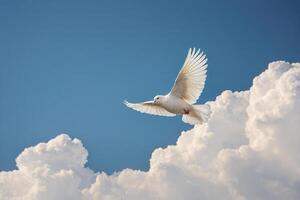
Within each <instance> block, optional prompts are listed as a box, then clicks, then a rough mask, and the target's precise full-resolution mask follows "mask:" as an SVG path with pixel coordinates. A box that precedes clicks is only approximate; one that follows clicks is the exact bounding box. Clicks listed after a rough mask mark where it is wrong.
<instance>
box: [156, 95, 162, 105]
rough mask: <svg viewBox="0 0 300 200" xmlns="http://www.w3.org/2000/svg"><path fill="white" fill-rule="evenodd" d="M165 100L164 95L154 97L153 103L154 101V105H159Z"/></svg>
mask: <svg viewBox="0 0 300 200" xmlns="http://www.w3.org/2000/svg"><path fill="white" fill-rule="evenodd" d="M163 98H164V96H162V95H157V96H155V97H154V99H153V101H154V103H157V104H159V103H161V102H162V100H163Z"/></svg>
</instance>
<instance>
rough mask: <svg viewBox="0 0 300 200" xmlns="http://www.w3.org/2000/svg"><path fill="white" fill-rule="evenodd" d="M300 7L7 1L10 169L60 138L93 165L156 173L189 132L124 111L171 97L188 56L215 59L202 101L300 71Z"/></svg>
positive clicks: (1, 78) (2, 83) (2, 26)
mask: <svg viewBox="0 0 300 200" xmlns="http://www.w3.org/2000/svg"><path fill="white" fill-rule="evenodd" d="M299 8H300V3H299V1H298V2H297V1H272V3H270V2H269V1H268V2H266V1H264V2H263V1H258V0H257V1H222V2H221V1H181V2H176V3H175V2H174V1H147V2H146V1H143V2H142V1H51V2H50V1H33V0H31V1H18V2H17V1H7V0H3V1H1V2H0V30H1V31H0V95H1V98H0V137H1V140H0V170H9V169H14V168H15V161H14V159H15V158H16V156H17V155H18V154H19V153H20V152H21V151H22V150H23V149H24V148H25V147H28V146H31V145H35V144H36V143H38V142H41V141H46V140H48V139H50V138H53V137H55V136H56V135H58V134H60V133H68V134H69V135H71V136H72V137H78V138H80V139H81V140H82V141H83V143H84V145H85V147H86V148H87V149H88V151H89V161H88V164H87V165H88V166H89V167H91V168H92V169H94V170H96V171H99V170H104V171H106V172H108V173H111V172H113V171H116V170H121V169H123V168H127V167H128V168H133V169H143V170H145V169H147V168H148V165H149V158H150V156H151V152H152V151H153V150H154V149H155V148H157V147H165V146H166V145H169V144H174V143H175V142H176V139H177V138H178V136H179V134H180V132H181V131H182V130H187V129H189V128H190V126H189V125H186V124H184V123H183V122H182V121H181V118H180V117H176V118H173V119H172V118H163V117H155V116H150V115H144V114H140V113H137V112H135V111H132V110H130V109H128V108H126V107H125V106H124V105H123V104H122V101H123V100H124V99H127V100H130V101H133V102H135V101H144V100H148V99H152V98H153V97H154V96H155V95H156V94H164V93H167V92H168V91H169V89H170V88H171V87H172V85H173V81H174V79H175V77H176V75H177V73H178V71H179V70H180V68H181V65H182V63H183V61H184V58H185V56H186V53H187V50H188V48H189V47H199V48H201V49H202V50H204V51H205V53H206V54H207V57H208V78H207V82H206V87H205V89H204V92H203V94H202V96H201V98H200V101H199V103H204V102H206V101H208V100H214V99H215V97H216V96H217V95H219V94H220V93H221V92H222V91H223V90H226V89H230V90H234V91H235V90H245V89H248V88H249V87H250V86H251V82H252V79H253V77H254V76H255V75H258V74H259V73H260V72H261V71H263V70H264V69H265V67H266V65H267V64H268V63H269V62H271V61H274V60H287V61H289V62H296V61H299V52H300V45H299V44H300V37H299V35H300V20H299V19H300V10H299Z"/></svg>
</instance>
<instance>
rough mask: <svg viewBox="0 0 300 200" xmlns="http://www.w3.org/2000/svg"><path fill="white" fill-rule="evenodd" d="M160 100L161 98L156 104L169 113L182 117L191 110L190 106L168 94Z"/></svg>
mask: <svg viewBox="0 0 300 200" xmlns="http://www.w3.org/2000/svg"><path fill="white" fill-rule="evenodd" d="M160 98H162V101H160V102H158V104H159V105H160V106H161V107H163V108H164V109H166V110H167V111H168V112H170V113H174V114H182V115H183V114H187V113H188V112H189V111H190V110H191V109H192V106H191V105H190V104H188V103H187V102H185V101H184V100H182V99H180V98H178V97H174V96H172V95H170V94H167V95H165V96H161V97H160Z"/></svg>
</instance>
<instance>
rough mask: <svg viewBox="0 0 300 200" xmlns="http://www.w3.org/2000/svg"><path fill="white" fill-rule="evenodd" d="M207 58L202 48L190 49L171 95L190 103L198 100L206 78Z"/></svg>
mask: <svg viewBox="0 0 300 200" xmlns="http://www.w3.org/2000/svg"><path fill="white" fill-rule="evenodd" d="M206 62H207V59H206V58H205V55H204V54H203V52H200V49H199V50H198V51H197V52H196V49H195V48H194V49H189V52H188V55H187V57H186V59H185V62H184V64H183V66H182V68H181V70H180V72H179V74H178V75H177V78H176V81H175V83H174V86H173V88H172V90H171V92H170V94H171V95H173V96H176V97H178V98H181V99H182V100H184V101H186V102H187V103H189V104H194V103H196V101H197V100H198V98H199V96H200V95H201V92H202V90H203V88H204V84H205V80H206V68H207V64H206Z"/></svg>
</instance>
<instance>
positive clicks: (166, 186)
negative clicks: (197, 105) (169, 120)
mask: <svg viewBox="0 0 300 200" xmlns="http://www.w3.org/2000/svg"><path fill="white" fill-rule="evenodd" d="M207 104H208V105H209V106H210V108H211V112H212V114H211V116H210V118H209V121H208V123H207V124H204V125H199V126H195V127H194V128H193V129H191V130H189V131H187V132H182V134H181V136H180V137H179V138H178V141H177V143H176V145H170V146H168V147H167V148H165V149H162V148H159V149H156V150H154V152H153V154H152V157H151V160H150V169H149V171H147V172H144V171H138V170H131V169H124V170H122V171H120V172H118V173H115V174H113V175H107V174H106V173H104V172H101V173H96V172H93V171H92V170H91V169H88V168H87V167H85V163H86V162H87V156H88V152H87V150H86V149H85V148H84V147H83V145H82V143H81V142H80V140H78V139H71V138H70V137H69V136H68V135H65V134H62V135H59V136H57V137H56V138H54V139H52V140H50V141H48V142H47V143H40V144H38V145H36V146H33V147H29V148H27V149H25V150H24V151H23V152H22V153H21V154H20V155H19V156H18V157H17V159H16V163H17V170H14V171H2V172H0V199H1V200H8V199H9V200H20V199H21V200H41V199H43V200H48V199H49V200H50V199H51V200H53V199H55V200H69V199H70V200H83V199H84V200H89V199H93V200H124V199H128V200H140V199H143V200H182V199H189V200H199V199H201V200H206V199H207V200H214V199H216V200H221V199H222V200H223V199H236V200H253V199H264V200H266V199H272V200H273V199H278V200H282V199H285V200H294V199H295V200H296V199H300V63H295V64H289V63H287V62H281V61H280V62H273V63H271V64H269V66H268V69H267V70H266V71H265V72H263V73H262V74H260V75H259V76H257V77H256V78H255V79H254V80H253V85H252V87H251V88H250V89H249V90H248V91H242V92H231V91H224V92H223V93H222V94H221V95H220V96H218V97H217V98H216V100H215V101H212V102H207Z"/></svg>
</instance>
